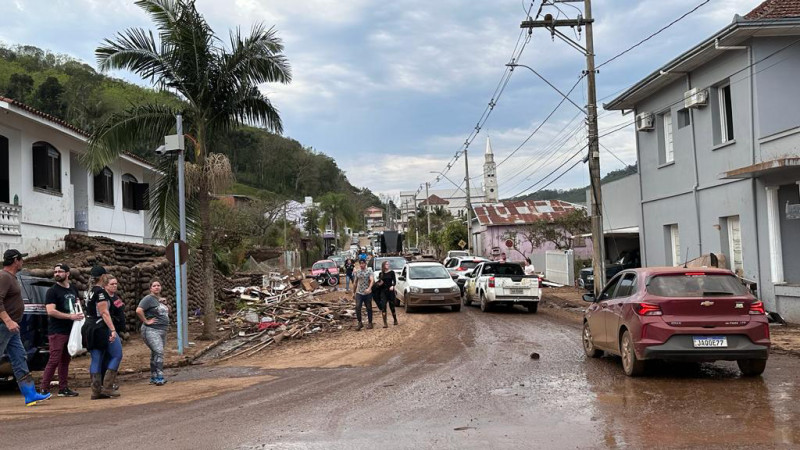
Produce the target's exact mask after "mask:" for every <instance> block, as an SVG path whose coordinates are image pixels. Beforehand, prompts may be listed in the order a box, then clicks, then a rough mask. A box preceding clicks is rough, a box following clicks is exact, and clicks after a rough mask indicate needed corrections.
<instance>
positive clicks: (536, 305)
mask: <svg viewBox="0 0 800 450" xmlns="http://www.w3.org/2000/svg"><path fill="white" fill-rule="evenodd" d="M525 307H526V308H528V313H530V314H536V311H538V310H539V302H532V303H528V304H527V305H525Z"/></svg>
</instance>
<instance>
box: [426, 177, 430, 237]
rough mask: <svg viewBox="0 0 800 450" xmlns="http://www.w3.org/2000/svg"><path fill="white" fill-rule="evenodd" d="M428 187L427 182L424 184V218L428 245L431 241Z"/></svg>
mask: <svg viewBox="0 0 800 450" xmlns="http://www.w3.org/2000/svg"><path fill="white" fill-rule="evenodd" d="M430 185H431V184H430V183H428V182H426V183H425V217H426V218H427V219H428V245H430V241H431V201H430V200H431V199H430V195H429V194H428V188H429V187H430Z"/></svg>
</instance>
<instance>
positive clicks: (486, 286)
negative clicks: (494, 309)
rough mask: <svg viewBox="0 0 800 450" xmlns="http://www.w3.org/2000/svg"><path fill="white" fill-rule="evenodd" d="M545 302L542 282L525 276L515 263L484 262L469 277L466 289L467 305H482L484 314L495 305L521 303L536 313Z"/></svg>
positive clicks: (533, 277) (519, 266) (465, 301)
mask: <svg viewBox="0 0 800 450" xmlns="http://www.w3.org/2000/svg"><path fill="white" fill-rule="evenodd" d="M540 299H541V279H540V278H539V277H538V276H536V275H525V271H524V270H523V269H522V266H521V265H519V264H517V263H512V262H493V261H488V262H482V263H480V264H478V266H477V267H475V270H474V271H473V272H472V273H471V274H470V275H468V278H467V284H466V289H465V290H464V305H465V306H469V305H471V304H472V302H480V305H481V311H484V312H485V311H488V310H489V308H490V307H491V305H494V304H497V303H503V304H506V305H510V306H513V305H516V304H520V305H523V306H525V307H526V308H527V309H528V312H530V313H535V312H536V311H537V310H538V309H539V300H540Z"/></svg>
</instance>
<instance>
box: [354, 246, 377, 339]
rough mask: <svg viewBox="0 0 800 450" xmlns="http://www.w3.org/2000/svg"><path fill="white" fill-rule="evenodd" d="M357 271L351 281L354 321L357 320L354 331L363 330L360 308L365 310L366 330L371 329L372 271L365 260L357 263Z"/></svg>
mask: <svg viewBox="0 0 800 450" xmlns="http://www.w3.org/2000/svg"><path fill="white" fill-rule="evenodd" d="M358 267H359V269H358V270H357V271H356V272H355V273H354V274H353V276H354V277H355V280H354V281H353V296H354V297H355V300H356V319H358V326H357V327H356V331H359V330H361V329H362V328H364V324H363V322H362V321H361V306H362V305H364V307H366V308H367V329H368V330H370V329H372V284H373V283H374V280H373V279H372V269H370V268H368V267H367V261H366V260H365V259H362V260H359V261H358Z"/></svg>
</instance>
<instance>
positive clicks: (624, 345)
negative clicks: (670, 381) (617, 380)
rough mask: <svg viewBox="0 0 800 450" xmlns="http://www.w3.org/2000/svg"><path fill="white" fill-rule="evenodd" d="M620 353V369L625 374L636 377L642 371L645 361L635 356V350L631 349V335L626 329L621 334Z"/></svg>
mask: <svg viewBox="0 0 800 450" xmlns="http://www.w3.org/2000/svg"><path fill="white" fill-rule="evenodd" d="M620 354H621V355H622V370H623V372H625V375H627V376H629V377H638V376H640V375H642V374H643V373H644V368H645V362H644V361H642V360H640V359H638V358H637V357H636V351H634V349H633V336H631V332H630V331H628V330H625V332H624V333H623V334H622V342H621V343H620Z"/></svg>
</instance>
